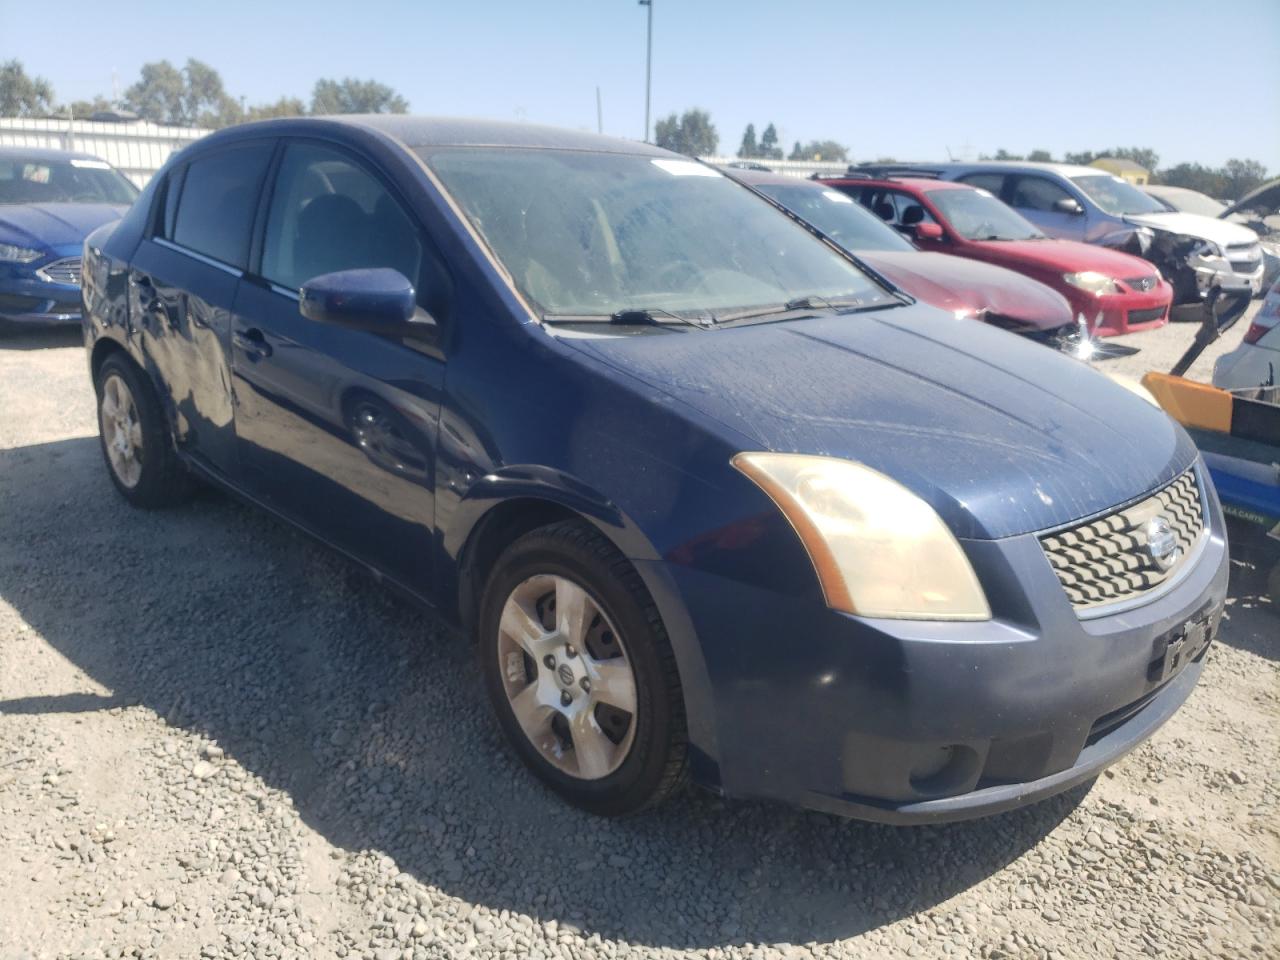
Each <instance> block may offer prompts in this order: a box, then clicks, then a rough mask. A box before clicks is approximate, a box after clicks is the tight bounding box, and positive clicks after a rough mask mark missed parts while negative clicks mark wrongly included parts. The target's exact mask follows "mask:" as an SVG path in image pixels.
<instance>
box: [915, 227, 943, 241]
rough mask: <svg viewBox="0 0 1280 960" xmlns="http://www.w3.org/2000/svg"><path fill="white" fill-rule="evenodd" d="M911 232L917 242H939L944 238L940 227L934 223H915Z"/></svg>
mask: <svg viewBox="0 0 1280 960" xmlns="http://www.w3.org/2000/svg"><path fill="white" fill-rule="evenodd" d="M912 231H913V232H914V233H915V235H916V239H917V240H941V239H942V238H943V236H944V235H943V232H942V226H941V225H940V224H936V223H917V224H916V225H915V226H914V227H912Z"/></svg>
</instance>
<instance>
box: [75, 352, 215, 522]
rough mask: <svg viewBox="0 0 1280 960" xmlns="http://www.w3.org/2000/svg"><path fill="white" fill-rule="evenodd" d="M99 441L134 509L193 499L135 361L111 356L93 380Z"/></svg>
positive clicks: (113, 475)
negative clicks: (96, 401) (96, 399)
mask: <svg viewBox="0 0 1280 960" xmlns="http://www.w3.org/2000/svg"><path fill="white" fill-rule="evenodd" d="M94 388H95V390H96V392H97V396H98V438H99V440H100V442H101V444H102V456H103V459H104V460H106V463H107V473H108V475H109V476H110V477H111V482H112V483H113V484H115V488H116V489H117V490H118V491H119V492H120V495H121V496H122V497H124V498H125V499H126V500H127V501H129V503H130V504H132V505H133V506H135V507H142V508H144V509H156V508H159V507H167V506H172V505H173V504H176V503H180V502H182V501H183V500H186V499H187V498H188V497H189V496H190V495H191V490H192V482H191V476H190V474H188V473H187V470H186V467H184V466H183V464H182V461H181V460H179V459H178V454H177V452H176V451H175V450H174V447H173V438H172V436H171V435H170V433H169V427H168V424H167V423H166V422H165V417H164V411H163V410H161V409H160V401H159V400H158V399H157V397H156V393H155V390H154V389H153V388H152V386H151V383H150V381H149V380H147V378H146V377H145V376H143V374H142V373H141V371H139V370H138V368H137V366H135V365H134V364H133V363H132V362H131V361H129V360H128V359H127V358H125V357H123V356H119V355H117V356H111V357H108V358H107V359H106V360H105V361H103V363H102V366H101V367H99V368H98V374H97V376H96V377H95V379H94Z"/></svg>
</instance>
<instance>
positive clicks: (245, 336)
mask: <svg viewBox="0 0 1280 960" xmlns="http://www.w3.org/2000/svg"><path fill="white" fill-rule="evenodd" d="M231 342H232V343H234V344H235V345H236V346H237V347H239V348H240V349H241V350H242V351H244V355H245V356H246V357H248V358H249V359H250V360H254V361H257V360H265V359H266V358H267V357H269V356H271V344H269V343H267V338H266V337H265V336H264V335H263V333H262V331H261V330H259V329H258V328H257V327H250V328H249V329H248V330H236V331H235V332H234V333H232V334H231Z"/></svg>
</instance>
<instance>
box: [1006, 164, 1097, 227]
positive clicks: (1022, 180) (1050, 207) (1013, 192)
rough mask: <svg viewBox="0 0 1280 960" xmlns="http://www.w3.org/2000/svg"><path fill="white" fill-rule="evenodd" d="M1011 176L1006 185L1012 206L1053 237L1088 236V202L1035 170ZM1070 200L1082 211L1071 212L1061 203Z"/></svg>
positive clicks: (1009, 202)
mask: <svg viewBox="0 0 1280 960" xmlns="http://www.w3.org/2000/svg"><path fill="white" fill-rule="evenodd" d="M1009 180H1010V183H1009V184H1008V186H1007V188H1006V190H1007V198H1008V199H1007V202H1008V204H1009V206H1011V207H1013V209H1015V210H1017V211H1018V212H1019V213H1020V214H1022V215H1023V216H1024V217H1026V218H1027V219H1028V220H1030V221H1031V222H1032V223H1034V224H1035V225H1036V226H1037V227H1039V228H1040V229H1041V230H1043V231H1044V232H1045V233H1046V234H1048V235H1049V236H1051V237H1056V238H1057V239H1059V240H1081V241H1083V240H1084V238H1085V224H1086V223H1087V217H1086V216H1085V213H1084V211H1085V207H1084V204H1082V203H1080V201H1079V200H1078V199H1077V198H1076V197H1074V196H1073V195H1072V194H1070V193H1069V192H1068V191H1067V190H1066V189H1065V188H1064V187H1062V186H1061V185H1059V184H1058V183H1056V182H1055V181H1053V180H1051V179H1049V178H1048V177H1042V176H1038V175H1035V174H1017V175H1014V176H1011V177H1010V178H1009ZM1068 202H1074V203H1075V204H1076V205H1077V207H1078V208H1079V211H1080V212H1079V213H1068V212H1066V211H1064V210H1061V209H1059V208H1058V205H1059V204H1064V203H1068Z"/></svg>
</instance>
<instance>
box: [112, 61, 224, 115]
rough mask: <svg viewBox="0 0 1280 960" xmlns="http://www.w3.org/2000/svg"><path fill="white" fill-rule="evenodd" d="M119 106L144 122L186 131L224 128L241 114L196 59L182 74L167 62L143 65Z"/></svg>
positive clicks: (213, 74)
mask: <svg viewBox="0 0 1280 960" xmlns="http://www.w3.org/2000/svg"><path fill="white" fill-rule="evenodd" d="M122 103H123V104H124V106H125V107H126V108H127V109H129V110H132V111H133V112H134V113H136V114H137V115H138V116H140V117H142V118H143V119H144V120H151V121H153V122H155V123H171V124H175V125H178V126H185V127H191V126H202V127H225V126H226V125H227V124H229V123H235V122H236V121H238V120H239V119H240V113H241V111H240V105H239V104H238V103H237V102H236V101H235V100H234V99H233V98H231V97H230V96H228V95H227V91H226V90H225V89H224V88H223V86H222V77H221V76H220V75H219V73H218V71H217V70H215V69H213V67H211V66H209V65H208V64H207V63H202V62H201V61H199V60H195V59H190V60H188V61H187V65H186V66H185V67H183V68H182V69H181V70H179V69H178V68H177V67H175V66H174V65H173V64H172V63H170V62H169V61H168V60H157V61H156V62H154V63H144V64H143V65H142V73H141V76H140V77H139V78H138V82H137V83H135V84H134V85H133V86H131V87H130V88H129V89H128V90H126V91H125V92H124V100H123V101H122Z"/></svg>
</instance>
